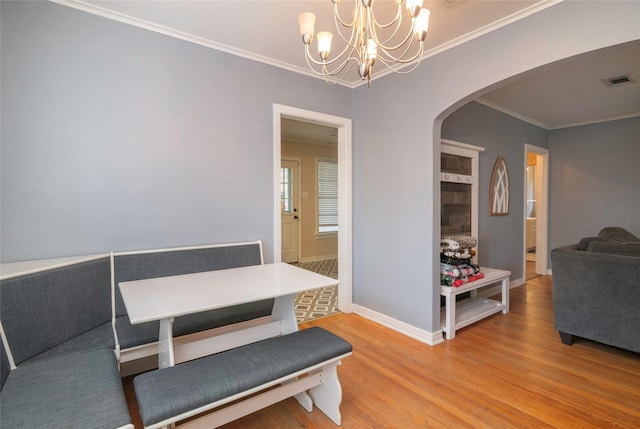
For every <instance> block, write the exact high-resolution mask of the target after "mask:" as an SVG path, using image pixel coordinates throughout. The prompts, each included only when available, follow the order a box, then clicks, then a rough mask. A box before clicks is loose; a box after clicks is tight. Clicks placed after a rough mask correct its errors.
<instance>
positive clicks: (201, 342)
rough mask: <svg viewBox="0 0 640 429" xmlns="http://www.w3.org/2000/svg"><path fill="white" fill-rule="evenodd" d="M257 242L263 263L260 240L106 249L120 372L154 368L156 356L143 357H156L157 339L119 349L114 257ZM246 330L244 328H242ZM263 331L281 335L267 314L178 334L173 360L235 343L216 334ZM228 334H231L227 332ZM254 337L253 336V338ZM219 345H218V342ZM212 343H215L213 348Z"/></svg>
mask: <svg viewBox="0 0 640 429" xmlns="http://www.w3.org/2000/svg"><path fill="white" fill-rule="evenodd" d="M256 244H257V245H258V247H259V249H260V265H263V264H264V251H263V248H262V240H255V241H247V242H239V243H222V244H209V245H202V246H186V247H172V248H163V249H149V250H134V251H124V252H110V254H109V255H110V263H111V323H112V325H113V335H114V338H115V343H116V350H115V351H116V356H117V357H118V362H119V363H120V364H121V365H122V364H125V365H124V367H123V366H121V367H120V375H121V376H123V377H124V376H127V375H132V374H137V373H140V372H143V371H146V370H149V369H153V368H157V367H158V363H157V359H155V361H154V360H151V359H149V360H145V359H146V358H150V357H157V355H158V342H157V341H154V342H152V343H147V344H141V345H138V346H134V347H129V348H127V349H120V342H119V340H118V333H117V331H116V318H117V317H116V287H117V285H116V284H115V257H117V256H127V255H141V254H150V253H163V252H175V251H189V250H199V249H211V248H217V247H233V246H246V245H256ZM247 329H248V330H249V331H246V330H247ZM252 329H253V330H257V331H264V330H268V331H269V333H268V334H263V335H264V336H263V337H262V338H260V339H264V338H269V337H274V336H278V335H281V334H282V332H281V331H280V328H279V327H278V326H276V324H274V323H272V321H271V316H265V317H261V318H257V319H253V320H249V321H246V322H240V323H235V324H230V325H225V326H221V327H218V328H214V329H209V330H206V331H200V332H196V333H193V334H187V335H182V336H180V337H176V338H174V339H173V345H174V353H175V356H176V359H175V363H180V362H186V361H188V360H192V359H196V358H198V357H201V356H203V355H207V354H212V353H214V352H221V351H224V350H229V349H232V348H234V347H237V346H238V345H239V344H235V343H233V342H229V343H226V342H225V341H224V340H223V338H224V337H222V338H221V337H220V335H224V334H228V333H231V332H236V331H239V330H242V331H243V332H247V333H248V332H250V331H251V330H252ZM229 338H233V337H232V336H229ZM256 341H257V340H256ZM220 345H222V346H220ZM212 347H219V349H217V350H215V351H212V350H214V349H213V348H212Z"/></svg>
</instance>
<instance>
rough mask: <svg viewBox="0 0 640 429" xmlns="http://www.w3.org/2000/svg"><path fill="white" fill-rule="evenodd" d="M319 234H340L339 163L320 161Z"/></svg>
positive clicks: (328, 160) (327, 160) (318, 162)
mask: <svg viewBox="0 0 640 429" xmlns="http://www.w3.org/2000/svg"><path fill="white" fill-rule="evenodd" d="M317 170H318V233H328V232H338V163H337V161H336V160H335V159H333V160H332V159H318V161H317Z"/></svg>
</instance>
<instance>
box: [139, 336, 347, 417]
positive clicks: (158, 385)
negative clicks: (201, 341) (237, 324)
mask: <svg viewBox="0 0 640 429" xmlns="http://www.w3.org/2000/svg"><path fill="white" fill-rule="evenodd" d="M351 351H352V347H351V344H349V343H348V342H346V341H345V340H343V339H342V338H340V337H338V336H336V335H334V334H332V333H330V332H328V331H326V330H324V329H322V328H318V327H313V328H309V329H304V330H302V331H298V332H295V333H293V334H289V335H285V336H282V337H276V338H271V339H268V340H264V341H260V342H257V343H253V344H249V345H247V346H243V347H239V348H236V349H232V350H228V351H226V352H222V353H218V354H216V355H212V356H207V357H204V358H202V359H198V360H194V361H191V362H187V363H183V364H179V365H176V366H174V367H171V368H164V369H159V370H156V371H152V372H149V373H146V374H142V375H139V376H137V377H136V378H135V379H134V381H133V382H134V387H135V391H136V396H137V399H138V405H139V407H140V415H141V417H142V421H143V423H144V425H145V426H149V425H152V424H154V423H158V422H160V421H163V420H166V419H169V418H171V417H175V416H178V415H180V414H183V413H186V412H188V411H191V410H194V409H196V408H199V407H201V406H204V405H207V404H210V403H213V402H216V401H219V400H221V399H224V398H227V397H229V396H232V395H235V394H237V393H240V392H244V391H246V390H249V389H251V388H254V387H257V386H260V385H263V384H265V383H268V382H270V381H273V380H277V379H279V378H281V377H285V376H287V375H290V374H293V373H295V372H298V371H301V370H304V369H306V368H309V367H311V366H314V365H316V364H319V363H322V362H325V361H327V360H330V359H332V358H335V357H338V356H341V355H344V354H347V353H350V352H351Z"/></svg>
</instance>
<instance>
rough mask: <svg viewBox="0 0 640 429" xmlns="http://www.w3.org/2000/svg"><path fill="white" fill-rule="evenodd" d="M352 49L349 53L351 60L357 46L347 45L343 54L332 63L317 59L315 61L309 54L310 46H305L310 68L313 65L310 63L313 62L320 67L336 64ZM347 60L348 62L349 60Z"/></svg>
mask: <svg viewBox="0 0 640 429" xmlns="http://www.w3.org/2000/svg"><path fill="white" fill-rule="evenodd" d="M349 48H351V53H349V58H351V54H352V53H353V51H354V50H355V46H353V45H347V46H345V47H344V49H343V50H342V52H340V54H339V55H338V56H336V57H335V58H334V59H332V60H331V61H318V60H316V59H314V58H313V57H312V56H311V53H309V45H305V49H304V52H305V58H306V59H307V64H309V66H311V64H310V63H309V61H311V62H312V63H314V64H316V65H319V66H327V65H331V64H333V63H335V62H336V61H338V60H339V59H341V58H342V56H343V55H344V53H345V52H347V50H348V49H349ZM349 58H347V60H348V59H349Z"/></svg>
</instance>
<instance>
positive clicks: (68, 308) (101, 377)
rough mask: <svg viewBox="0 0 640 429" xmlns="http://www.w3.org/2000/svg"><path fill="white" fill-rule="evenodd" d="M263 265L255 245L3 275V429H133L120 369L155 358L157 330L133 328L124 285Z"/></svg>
mask: <svg viewBox="0 0 640 429" xmlns="http://www.w3.org/2000/svg"><path fill="white" fill-rule="evenodd" d="M261 263H263V259H262V245H261V242H259V241H256V242H251V243H239V244H232V245H222V246H203V247H197V248H182V249H166V250H154V251H143V252H127V253H116V254H114V253H111V254H106V255H99V256H96V257H89V258H84V259H83V260H81V261H74V262H71V263H66V264H63V265H62V266H56V267H45V268H41V269H37V270H30V271H26V272H22V273H18V274H15V275H3V277H2V279H1V280H0V311H1V312H0V334H2V335H1V336H2V341H1V345H2V349H1V356H0V368H1V382H2V391H1V393H0V407H1V408H0V427H2V428H12V429H22V428H24V429H33V428H48V429H56V428H60V429H63V428H64V429H73V428H78V429H92V428H93V429H114V428H122V429H125V428H126V429H133V425H132V424H131V417H130V415H129V411H128V408H127V403H126V400H125V397H124V393H123V390H122V383H121V380H120V377H121V373H120V371H119V370H120V364H121V363H122V361H123V357H124V356H127V359H128V360H133V359H135V358H139V357H144V356H148V355H149V354H150V353H153V352H154V351H157V347H156V346H155V344H156V343H157V341H158V332H159V330H158V324H157V323H149V324H140V325H135V326H134V325H131V324H130V323H129V321H128V316H127V313H126V309H125V308H124V305H123V304H122V298H121V297H120V293H119V288H118V286H117V284H118V282H120V281H127V280H138V279H144V278H151V277H161V276H168V275H177V274H186V273H192V272H201V271H212V270H218V269H224V268H234V267H240V266H248V265H258V264H261ZM3 274H4V273H3ZM272 307H273V300H265V301H262V302H259V303H252V304H247V305H243V306H237V307H234V308H232V309H224V310H215V311H211V312H206V313H202V314H200V315H198V316H193V317H184V318H179V319H177V320H176V325H175V330H174V334H175V335H176V336H180V335H190V334H194V333H200V334H199V335H201V334H202V332H205V331H212V330H214V329H215V328H218V327H222V326H226V325H229V324H235V323H238V322H245V321H251V320H255V319H260V318H264V317H267V316H269V315H270V314H271V309H272ZM128 351H132V353H127V352H128ZM141 351H142V353H141ZM156 362H157V359H156Z"/></svg>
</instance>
